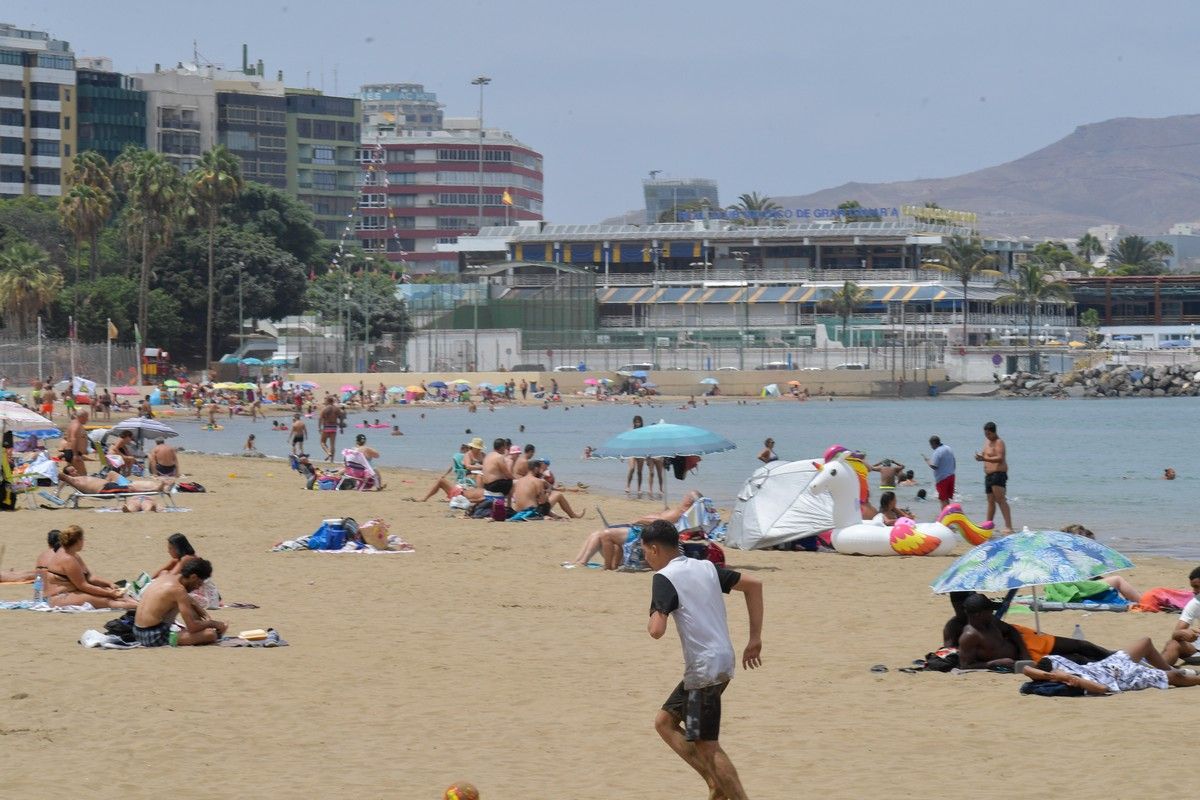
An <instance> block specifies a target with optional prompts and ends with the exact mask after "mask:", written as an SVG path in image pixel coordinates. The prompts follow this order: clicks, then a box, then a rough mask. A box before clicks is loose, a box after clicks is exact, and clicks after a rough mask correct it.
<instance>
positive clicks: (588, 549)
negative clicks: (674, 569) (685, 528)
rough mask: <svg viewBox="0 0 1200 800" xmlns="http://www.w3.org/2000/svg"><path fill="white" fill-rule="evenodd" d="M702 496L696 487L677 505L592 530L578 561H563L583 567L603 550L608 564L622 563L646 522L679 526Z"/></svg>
mask: <svg viewBox="0 0 1200 800" xmlns="http://www.w3.org/2000/svg"><path fill="white" fill-rule="evenodd" d="M701 497H702V495H701V494H700V492H698V491H696V490H694V489H693V490H692V491H690V492H688V493H687V495H686V496H685V497H684V498H683V500H682V501H681V502H680V503H679V505H677V506H675V507H674V508H668V509H666V510H665V511H660V512H658V513H656V514H647V515H645V516H643V517H638V518H637V519H635V520H634V521H633V523H632V524H631V525H630V526H628V527H617V528H602V529H600V530H598V531H592V532H591V533H590V534H588V537H587V538H586V539H584V540H583V547H581V548H580V549H579V555H577V556H576V557H575V560H574V561H568V562H566V563H564V564H563V566H564V567H582V566H584V565H585V564H587V562H588V561H589V560H591V558H592V556H594V555H596V553H600V552H603V554H604V568H605V569H616V568H617V567H619V566H621V564H622V562H623V561H624V557H625V553H624V548H625V544H626V543H627V542H633V541H636V540H637V539H638V537H640V536H641V533H642V526H644V525H649V524H650V523H651V522H654V521H655V520H659V519H661V520H665V521H667V522H669V523H671V524H672V525H675V526H678V525H679V520H680V519H682V518H683V515H684V514H686V513H687V512H688V510H689V509H691V507H692V506H694V505H695V504H696V501H697V500H699V499H700V498H701Z"/></svg>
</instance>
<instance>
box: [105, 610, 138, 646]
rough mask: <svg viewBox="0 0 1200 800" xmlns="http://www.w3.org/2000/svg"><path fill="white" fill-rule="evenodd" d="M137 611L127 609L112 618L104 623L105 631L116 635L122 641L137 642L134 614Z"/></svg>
mask: <svg viewBox="0 0 1200 800" xmlns="http://www.w3.org/2000/svg"><path fill="white" fill-rule="evenodd" d="M135 613H137V612H136V611H132V610H130V611H126V612H125V613H124V614H122V615H121V616H119V617H117V618H116V619H110V620H109V621H108V622H106V623H104V631H105V633H107V634H109V635H110V636H116V637H117V638H118V639H120V640H121V641H122V642H130V643H132V642H136V641H137V637H135V636H134V635H133V615H134V614H135Z"/></svg>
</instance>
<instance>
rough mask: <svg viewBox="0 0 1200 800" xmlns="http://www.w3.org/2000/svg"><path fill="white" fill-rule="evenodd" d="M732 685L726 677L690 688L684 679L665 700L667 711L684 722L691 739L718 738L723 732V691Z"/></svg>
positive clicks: (684, 728)
mask: <svg viewBox="0 0 1200 800" xmlns="http://www.w3.org/2000/svg"><path fill="white" fill-rule="evenodd" d="M728 685H729V681H725V682H724V683H714V684H713V685H712V686H705V687H704V688H702V689H691V690H689V689H685V688H683V682H682V681H680V683H679V685H678V686H676V687H675V691H673V692H671V696H670V697H668V698H667V702H665V703H663V704H662V708H663V711H666V712H667V713H668V714H670V715H671V716H672V717H674V718H675V719H677V720H679V721H680V722H682V723H683V730H684V734H685V735H686V736H687V740H688V741H689V742H695V741H697V740H698V741H702V742H715V741H717V739H718V738H719V734H720V733H721V694H722V693H723V692H724V691H725V687H726V686H728Z"/></svg>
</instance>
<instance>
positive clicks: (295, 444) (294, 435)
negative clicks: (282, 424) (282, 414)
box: [289, 414, 308, 455]
mask: <svg viewBox="0 0 1200 800" xmlns="http://www.w3.org/2000/svg"><path fill="white" fill-rule="evenodd" d="M289 430H290V431H291V434H290V436H291V439H292V452H293V453H295V454H296V455H299V454H301V453H303V452H304V442H305V441H306V440H307V439H308V426H307V425H305V424H304V420H303V419H301V418H300V415H299V414H293V415H292V427H291V428H290V429H289Z"/></svg>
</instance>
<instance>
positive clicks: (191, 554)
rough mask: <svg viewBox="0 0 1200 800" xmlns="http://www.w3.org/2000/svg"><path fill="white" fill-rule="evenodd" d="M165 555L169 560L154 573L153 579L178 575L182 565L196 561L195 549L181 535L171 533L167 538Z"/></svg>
mask: <svg viewBox="0 0 1200 800" xmlns="http://www.w3.org/2000/svg"><path fill="white" fill-rule="evenodd" d="M167 555H169V556H170V557H171V558H170V560H169V561H168V562H167V563H166V564H164V565H163V566H162V568H161V569H159V570H158V571H157V572H155V573H154V575H153V577H155V578H158V577H161V576H163V575H178V574H179V573H180V571H182V570H183V565H184V564H186V563H188V562H189V561H193V560H195V559H196V548H194V547H192V543H191V542H189V541H188V538H187V537H186V536H184V535H183V534H182V533H172V534H171V535H170V536H168V537H167Z"/></svg>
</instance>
